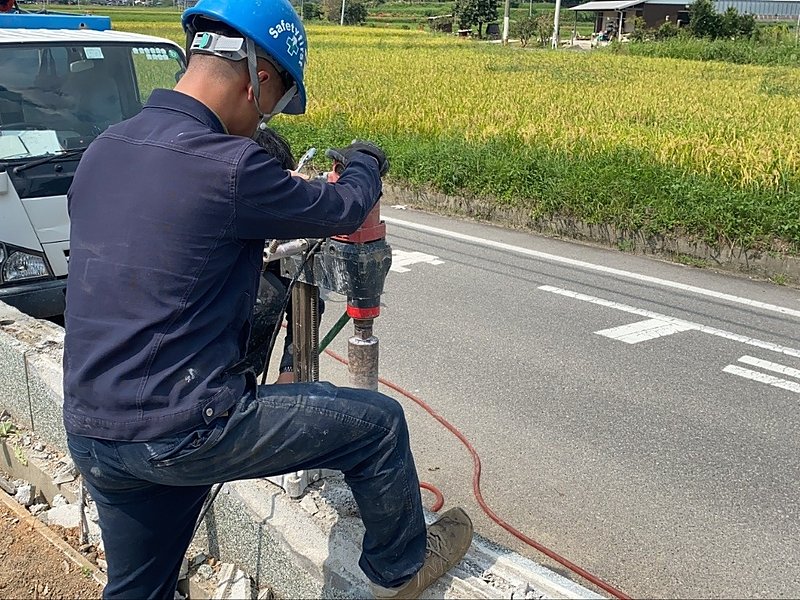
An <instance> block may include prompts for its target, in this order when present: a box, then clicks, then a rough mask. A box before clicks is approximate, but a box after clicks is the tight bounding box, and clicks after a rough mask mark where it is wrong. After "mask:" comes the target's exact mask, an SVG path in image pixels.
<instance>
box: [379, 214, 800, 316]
mask: <svg viewBox="0 0 800 600" xmlns="http://www.w3.org/2000/svg"><path fill="white" fill-rule="evenodd" d="M381 218H382V219H383V220H384V221H385V222H386V223H389V224H391V225H397V226H399V227H406V228H408V229H415V230H416V231H424V232H425V233H431V234H434V235H440V236H442V237H448V238H451V239H454V240H460V241H462V242H469V243H471V244H478V245H481V246H486V247H490V248H495V249H497V250H505V251H507V252H516V253H517V254H524V255H525V256H531V257H533V258H538V259H541V260H547V261H551V262H556V263H561V264H565V265H570V266H573V267H578V268H581V269H587V270H590V271H598V272H600V273H607V274H609V275H616V276H617V277H626V278H628V279H634V280H636V281H643V282H647V283H652V284H655V285H660V286H663V287H668V288H673V289H676V290H682V291H684V292H690V293H693V294H699V295H701V296H708V297H709V298H716V299H717V300H725V301H727V302H734V303H736V304H742V305H745V306H750V307H753V308H760V309H762V310H767V311H771V312H776V313H780V314H782V315H788V316H792V317H800V310H795V309H792V308H787V307H785V306H777V305H775V304H768V303H767V302H761V301H759V300H752V299H750V298H743V297H741V296H734V295H732V294H725V293H723V292H717V291H714V290H709V289H706V288H701V287H697V286H694V285H688V284H685V283H679V282H677V281H670V280H669V279H661V278H659V277H651V276H650V275H642V274H641V273H634V272H632V271H624V270H622V269H614V268H612V267H606V266H603V265H597V264H594V263H590V262H586V261H583V260H576V259H574V258H566V257H564V256H558V255H556V254H548V253H546V252H539V251H538V250H531V249H530V248H523V247H521V246H514V245H512V244H505V243H503V242H497V241H494V240H488V239H486V238H481V237H477V236H474V235H467V234H465V233H458V232H455V231H448V230H447V229H441V228H439V227H431V226H430V225H421V224H419V223H412V222H410V221H403V220H401V219H395V218H393V217H386V216H382V217H381Z"/></svg>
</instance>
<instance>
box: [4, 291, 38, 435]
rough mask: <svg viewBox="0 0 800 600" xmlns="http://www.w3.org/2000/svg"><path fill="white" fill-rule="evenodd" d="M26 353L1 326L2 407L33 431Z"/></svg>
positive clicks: (13, 418)
mask: <svg viewBox="0 0 800 600" xmlns="http://www.w3.org/2000/svg"><path fill="white" fill-rule="evenodd" d="M0 304H2V303H0ZM24 353H25V348H24V346H23V345H22V344H21V343H20V342H18V341H17V340H16V339H15V338H14V337H13V336H11V335H9V334H8V333H6V332H5V331H4V327H3V326H2V325H0V365H3V368H2V369H0V406H2V408H4V409H6V410H7V411H8V412H9V414H10V415H11V418H12V420H13V421H14V423H16V424H18V425H20V426H21V427H27V428H28V429H31V428H33V421H32V419H31V405H30V401H29V399H28V377H27V374H26V370H25V358H24Z"/></svg>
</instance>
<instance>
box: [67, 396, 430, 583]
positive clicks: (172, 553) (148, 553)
mask: <svg viewBox="0 0 800 600" xmlns="http://www.w3.org/2000/svg"><path fill="white" fill-rule="evenodd" d="M68 445H69V450H70V453H71V454H72V457H73V459H74V461H75V465H76V466H77V467H78V470H79V471H80V472H81V474H82V475H83V476H84V479H85V482H86V486H87V489H88V490H89V493H90V494H91V496H92V498H93V499H94V500H95V502H96V504H97V510H98V513H99V516H100V528H101V531H102V536H103V544H104V546H105V552H106V559H107V562H108V585H107V586H106V588H105V591H104V597H105V598H170V599H171V598H172V597H173V592H174V590H175V588H176V585H177V579H178V573H179V569H180V564H181V561H182V559H183V555H184V554H185V552H186V550H187V548H188V545H189V542H190V541H191V536H192V531H193V528H194V525H195V522H196V520H197V517H198V515H199V512H200V509H201V506H202V503H203V500H204V499H205V496H206V494H207V493H208V491H209V489H210V486H211V484H213V483H217V482H225V481H233V480H237V479H251V478H257V477H267V476H271V475H279V474H282V473H287V472H291V471H298V470H305V469H313V468H327V469H336V470H340V471H343V472H344V476H345V480H346V481H347V483H348V485H349V486H350V488H351V489H352V491H353V495H354V496H355V500H356V502H357V503H358V507H359V509H360V511H361V518H362V520H363V521H364V526H365V528H366V533H365V535H364V540H363V547H362V555H361V559H360V561H359V566H360V567H361V568H362V570H363V571H364V573H365V574H366V575H367V577H368V578H369V579H370V580H371V581H373V582H374V583H377V584H378V585H381V586H384V587H395V586H399V585H402V584H403V583H405V582H406V581H407V580H409V579H410V578H411V577H412V576H413V574H414V573H416V572H417V571H418V570H419V569H420V568H421V567H422V564H423V562H424V558H425V543H426V530H425V521H424V517H423V513H422V503H421V498H420V492H419V481H418V479H417V473H416V469H415V466H414V459H413V457H412V455H411V449H410V446H409V439H408V428H407V425H406V420H405V416H404V414H403V409H402V407H401V406H400V404H398V403H397V402H396V401H395V400H393V399H391V398H389V397H388V396H385V395H383V394H380V393H378V392H372V391H367V390H358V389H351V388H339V387H336V386H333V385H331V384H329V383H298V384H287V385H266V386H260V387H259V388H258V391H257V393H255V394H254V393H250V394H248V395H246V396H245V397H243V398H242V399H241V400H240V401H239V403H238V404H237V405H236V406H235V408H234V409H232V410H231V411H229V413H228V414H227V415H225V416H222V417H220V418H218V419H216V420H214V421H213V422H212V423H211V424H210V425H209V426H207V427H204V428H201V429H197V430H195V431H191V432H184V433H181V434H179V435H175V436H173V437H169V438H164V439H159V440H152V441H149V442H119V441H108V440H100V439H96V438H89V437H81V436H75V435H70V436H68Z"/></svg>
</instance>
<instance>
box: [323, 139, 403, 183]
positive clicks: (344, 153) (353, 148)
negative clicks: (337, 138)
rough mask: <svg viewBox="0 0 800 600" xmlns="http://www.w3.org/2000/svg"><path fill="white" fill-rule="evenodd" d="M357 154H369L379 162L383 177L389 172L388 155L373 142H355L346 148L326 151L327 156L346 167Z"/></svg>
mask: <svg viewBox="0 0 800 600" xmlns="http://www.w3.org/2000/svg"><path fill="white" fill-rule="evenodd" d="M355 152H363V153H364V154H369V155H370V156H371V157H373V158H374V159H375V160H377V161H378V170H379V171H380V173H381V177H383V176H384V175H386V173H388V172H389V161H388V160H387V158H386V155H385V154H384V153H383V150H381V149H380V148H378V147H377V146H376V145H375V144H373V143H372V142H366V141H364V140H354V141H353V143H352V144H350V145H349V146H347V147H345V148H328V149H327V150H326V151H325V156H327V157H328V158H332V159H333V160H335V161H337V162H340V163H342V164H343V165H344V166H345V167H346V166H347V163H349V162H350V159H351V158H352V157H353V154H354V153H355Z"/></svg>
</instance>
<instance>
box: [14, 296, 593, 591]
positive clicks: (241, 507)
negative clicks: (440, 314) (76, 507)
mask: <svg viewBox="0 0 800 600" xmlns="http://www.w3.org/2000/svg"><path fill="white" fill-rule="evenodd" d="M62 352H63V329H61V328H60V327H58V326H56V325H53V324H51V323H49V322H46V321H37V320H35V319H32V318H31V317H28V316H27V315H23V314H22V313H20V312H18V311H16V310H14V309H13V308H11V307H8V306H7V305H5V304H3V303H0V364H2V369H0V409H5V410H7V411H8V412H9V413H10V414H11V416H12V418H13V419H14V420H15V421H16V422H17V423H19V424H20V425H22V426H25V427H27V428H30V429H31V430H33V431H34V432H35V433H36V435H37V436H38V437H41V438H42V439H44V440H45V441H46V442H47V443H49V444H52V445H53V446H55V447H56V448H58V449H60V450H62V451H66V436H65V433H64V430H63V426H62V422H61V406H62V402H63V400H62V394H61V354H62ZM426 517H427V518H428V519H429V520H433V519H434V518H435V515H432V514H428V515H426ZM363 533H364V529H363V526H362V524H361V520H360V518H359V517H358V509H357V506H356V504H355V501H354V500H353V497H352V494H351V492H350V489H349V488H348V487H347V486H346V484H345V483H344V481H343V480H342V478H341V477H333V478H330V479H326V480H324V481H322V482H318V483H316V484H314V485H313V486H312V487H311V488H310V490H309V492H308V493H307V494H306V496H305V497H304V498H303V499H301V500H292V499H290V498H289V497H288V496H287V495H286V494H284V493H283V491H282V490H281V489H280V488H278V487H276V486H274V485H272V484H271V483H269V482H267V481H264V480H249V481H239V482H235V483H230V484H226V485H225V486H223V489H222V492H221V493H220V495H219V496H218V498H217V501H216V502H215V504H214V506H213V508H212V509H211V510H210V511H209V514H208V516H207V518H206V520H205V522H204V525H203V527H201V529H200V531H199V532H198V537H197V538H196V539H195V543H196V544H198V545H200V546H203V547H205V548H208V550H209V551H210V552H211V554H213V555H214V556H216V557H218V558H220V559H222V560H223V561H224V562H230V563H235V564H237V565H238V566H239V567H241V568H242V569H244V570H246V571H247V572H248V573H250V574H251V575H252V576H253V577H254V578H255V580H256V583H257V585H258V587H260V588H263V587H266V586H270V587H272V589H273V590H274V591H275V592H276V593H277V594H278V595H279V596H281V597H287V598H363V597H369V596H370V593H369V588H368V582H367V580H366V578H365V577H364V575H363V573H362V572H361V570H360V569H359V568H358V557H359V553H360V548H361V539H362V537H363ZM424 597H426V598H444V597H448V598H449V597H452V598H601V597H602V596H599V595H598V594H595V593H594V592H592V591H590V590H589V589H587V588H585V587H583V586H581V585H578V584H576V583H574V582H572V581H570V580H568V579H566V578H564V577H562V576H561V575H558V574H557V573H554V572H553V571H551V570H549V569H547V568H545V567H543V566H541V565H538V564H536V563H534V562H532V561H530V560H528V559H526V558H523V557H522V556H520V555H518V554H516V553H513V552H511V551H510V550H507V549H504V548H501V547H499V546H496V545H494V544H492V543H490V542H488V541H487V540H485V539H483V538H481V537H480V536H479V535H476V536H475V538H474V540H473V544H472V548H471V549H470V551H469V553H468V554H467V556H466V557H465V558H464V560H463V561H462V562H461V564H460V565H459V566H458V567H456V569H455V570H454V571H453V572H452V573H451V574H450V575H448V576H447V577H444V578H442V580H440V581H439V582H437V584H436V585H435V586H433V587H432V588H430V589H429V590H427V591H426V594H425V596H424Z"/></svg>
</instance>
